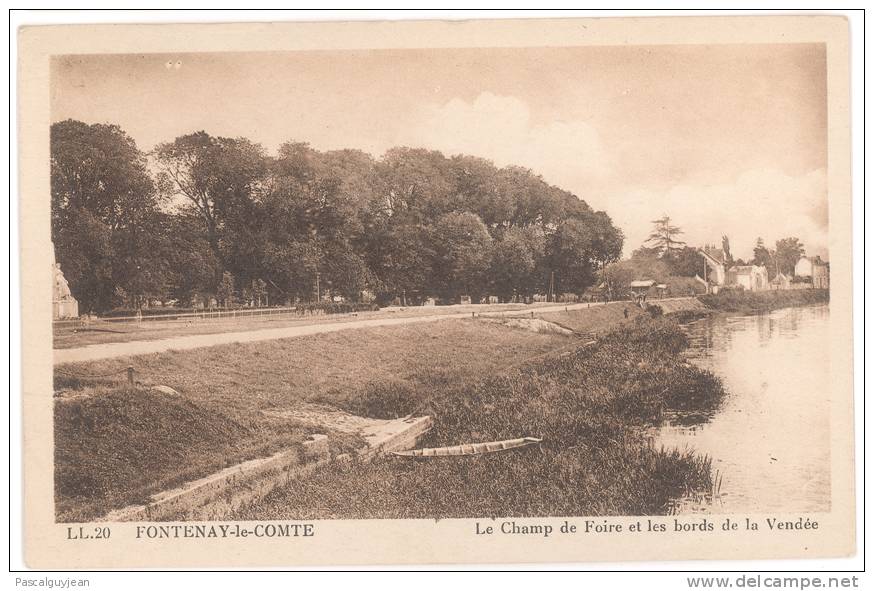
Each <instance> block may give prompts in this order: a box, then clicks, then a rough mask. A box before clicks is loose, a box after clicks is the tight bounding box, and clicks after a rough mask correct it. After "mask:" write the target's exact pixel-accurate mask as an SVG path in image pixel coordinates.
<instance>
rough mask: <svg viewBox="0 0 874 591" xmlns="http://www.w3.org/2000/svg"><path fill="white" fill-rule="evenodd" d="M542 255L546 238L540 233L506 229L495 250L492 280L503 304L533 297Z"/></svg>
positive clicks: (491, 270) (497, 241)
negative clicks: (517, 298) (515, 299)
mask: <svg viewBox="0 0 874 591" xmlns="http://www.w3.org/2000/svg"><path fill="white" fill-rule="evenodd" d="M543 255H544V238H543V236H542V234H541V233H540V232H539V231H538V230H537V229H535V228H530V227H529V228H519V227H513V228H509V229H507V230H506V232H504V233H503V235H502V236H501V238H500V239H499V240H495V242H494V244H493V248H492V260H491V265H490V270H489V276H490V277H491V285H492V288H493V290H494V293H495V295H497V296H498V297H500V298H501V300H502V301H504V302H508V301H510V300H512V299H513V298H514V297H522V298H524V299H528V298H529V297H530V296H531V295H533V293H534V291H535V290H536V289H537V283H538V277H537V269H538V267H540V266H541V265H542V263H541V261H542V259H543Z"/></svg>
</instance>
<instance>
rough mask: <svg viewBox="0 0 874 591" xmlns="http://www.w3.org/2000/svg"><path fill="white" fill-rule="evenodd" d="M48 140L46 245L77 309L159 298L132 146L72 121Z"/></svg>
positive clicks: (145, 179)
mask: <svg viewBox="0 0 874 591" xmlns="http://www.w3.org/2000/svg"><path fill="white" fill-rule="evenodd" d="M50 139H51V145H50V154H51V161H50V163H51V193H52V204H51V205H52V207H51V209H52V240H53V242H54V243H55V251H56V253H55V256H56V258H57V260H58V262H59V263H60V264H61V267H62V269H63V270H64V274H65V276H66V278H67V281H68V282H69V284H70V290H71V292H72V293H73V295H74V296H75V297H76V298H77V299H78V300H79V304H80V307H81V309H82V310H83V311H93V312H102V311H105V310H107V309H109V308H111V307H112V306H113V305H115V304H128V305H136V304H137V303H139V302H141V301H142V300H143V299H144V298H148V297H156V296H160V295H162V294H161V291H162V287H163V286H164V276H163V274H164V269H163V267H162V264H161V261H160V260H159V259H158V258H157V254H158V252H159V251H160V250H161V248H160V244H159V241H160V237H161V233H160V232H155V231H154V226H155V225H156V215H157V212H158V198H157V196H156V192H155V186H154V183H153V182H152V179H151V177H150V175H149V172H148V170H147V166H146V160H145V157H144V155H143V154H142V153H141V152H140V151H139V150H138V149H137V146H136V144H135V143H134V141H133V139H131V138H130V137H129V136H128V135H127V134H125V133H124V131H122V130H121V128H119V127H118V126H116V125H103V124H94V125H88V124H85V123H82V122H81V121H73V120H67V121H61V122H59V123H55V124H53V125H52V127H51V138H50ZM125 300H127V301H125Z"/></svg>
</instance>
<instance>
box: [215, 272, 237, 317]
mask: <svg viewBox="0 0 874 591" xmlns="http://www.w3.org/2000/svg"><path fill="white" fill-rule="evenodd" d="M234 291H235V290H234V276H233V275H231V274H230V273H229V272H228V271H225V272H224V273H222V280H221V282H219V284H218V289H217V290H216V294H215V295H216V299H217V300H218V302H219V304H220V305H221V306H222V307H224V308H227V307H228V306H231V305H233V303H234Z"/></svg>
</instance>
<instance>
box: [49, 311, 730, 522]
mask: <svg viewBox="0 0 874 591" xmlns="http://www.w3.org/2000/svg"><path fill="white" fill-rule="evenodd" d="M593 310H594V308H593ZM586 312H588V311H585V310H583V311H580V314H584V313H586ZM619 313H620V314H621V309H620V311H619ZM616 320H617V319H613V318H612V317H611V318H610V319H609V320H608V319H607V318H606V317H605V319H604V323H605V324H604V325H601V328H605V327H606V325H607V324H609V323H613V322H615V321H616ZM619 321H620V322H621V321H624V318H622V319H621V320H619ZM592 328H593V330H594V329H596V328H597V327H592ZM576 342H579V340H578V339H577V338H576V337H563V336H558V335H554V334H550V335H547V334H537V333H532V332H527V331H522V330H514V329H510V328H506V327H502V326H499V325H494V324H490V323H483V322H477V321H472V320H466V321H460V320H449V321H444V322H440V323H436V324H429V325H428V326H427V327H421V326H408V327H392V328H388V327H384V328H371V329H363V330H352V331H346V332H343V333H333V334H325V335H316V336H311V337H304V338H298V339H288V340H280V341H270V342H261V343H252V344H247V345H230V346H221V347H213V348H209V349H200V350H191V351H176V352H173V351H170V352H167V353H162V354H156V355H148V356H142V357H139V358H135V359H134V360H133V364H134V366H135V367H136V368H137V371H138V374H137V375H138V379H140V380H141V381H143V382H146V383H151V384H167V385H170V386H172V387H173V388H175V389H177V390H178V391H179V392H180V394H181V396H178V397H176V396H167V395H164V394H161V393H158V392H154V391H148V390H147V389H145V388H143V387H137V388H134V389H127V388H125V387H124V386H120V385H118V384H112V383H109V384H107V383H100V382H99V381H97V380H91V381H88V380H79V379H71V378H66V377H63V376H61V375H58V376H57V377H56V389H58V390H66V393H65V395H64V396H63V397H59V401H58V402H57V403H56V405H55V438H56V451H55V461H56V501H57V514H58V517H59V519H61V520H65V521H73V520H83V519H88V518H91V517H94V516H97V515H100V514H102V513H105V512H106V511H108V510H111V509H113V508H116V507H119V506H123V505H125V504H129V503H131V502H137V501H140V500H143V499H144V498H145V497H146V496H148V494H151V493H153V492H156V491H157V490H161V489H164V488H167V487H169V486H173V485H175V484H178V483H180V482H182V481H184V480H189V479H192V478H196V477H199V476H203V475H206V474H209V473H212V472H214V471H216V470H218V469H220V468H222V467H224V466H225V465H228V464H234V463H237V462H239V461H242V460H244V459H248V458H250V457H257V456H260V455H266V454H268V453H270V452H271V451H275V450H276V449H277V448H280V447H287V446H289V445H293V444H295V443H296V442H299V441H300V440H301V439H302V438H303V437H304V436H305V435H306V434H307V431H308V428H307V427H306V426H304V425H301V424H295V423H294V422H293V421H287V420H283V419H277V418H271V417H267V416H265V415H264V414H263V413H261V412H260V411H261V410H264V409H268V408H292V407H293V406H294V405H295V404H297V403H300V402H303V401H309V402H316V401H318V402H323V403H330V404H332V405H334V406H337V407H341V408H345V409H347V410H351V411H353V412H357V413H359V414H365V415H369V416H377V417H390V416H398V415H404V414H407V413H409V412H413V411H419V412H427V413H430V414H431V415H432V416H434V418H435V423H436V426H435V429H434V431H433V433H432V434H431V435H430V439H429V441H428V443H430V444H434V445H443V444H453V443H459V442H468V441H484V440H489V439H500V438H504V437H518V436H521V435H536V436H542V437H545V439H546V441H545V443H544V445H543V446H542V448H541V449H540V450H538V448H534V449H531V450H525V451H520V452H514V453H511V454H505V455H498V456H491V457H484V458H479V459H472V460H471V459H462V460H448V461H444V460H440V461H438V462H432V463H421V464H420V463H417V462H410V461H408V460H399V459H392V458H383V459H379V460H377V461H376V462H375V463H374V464H369V465H357V464H346V465H342V466H332V467H330V468H328V469H326V470H324V471H322V472H321V473H320V474H319V475H318V476H317V477H316V478H313V479H312V480H310V481H307V482H300V483H294V484H293V485H292V486H291V487H290V488H289V489H286V490H284V491H282V492H280V493H277V495H275V496H274V497H273V498H272V499H270V500H268V501H266V502H265V503H263V504H262V505H261V506H260V507H258V508H253V509H252V511H253V513H251V514H252V515H256V514H258V515H260V516H261V517H263V518H267V517H277V518H279V517H281V518H292V517H304V516H314V517H330V516H349V517H353V516H354V517H400V516H413V515H415V516H421V517H441V516H452V515H457V516H462V515H487V514H495V515H498V514H501V515H504V514H512V515H521V514H531V515H545V514H562V513H568V514H570V513H578V514H582V513H587V514H596V513H603V514H607V513H658V512H662V511H664V510H665V507H666V506H667V504H668V503H669V502H670V500H671V499H672V498H676V497H677V496H679V495H681V494H683V493H684V492H685V491H687V490H691V489H700V488H706V487H707V486H709V478H710V471H709V466H708V462H707V461H706V459H702V458H698V457H696V456H694V455H693V454H691V453H678V452H663V451H658V450H653V449H649V448H648V447H647V446H646V445H645V443H644V440H643V437H642V435H641V433H640V429H639V427H642V426H645V425H649V424H652V423H653V422H654V421H657V420H658V417H659V416H660V414H661V413H662V411H663V410H664V409H666V408H674V407H677V406H682V405H692V406H698V405H712V404H713V403H714V401H715V400H716V399H718V398H719V396H720V395H721V388H720V387H719V384H718V382H717V381H716V380H715V379H714V378H712V376H709V375H708V374H704V373H702V372H700V371H699V370H696V369H694V368H690V367H688V366H686V365H685V364H683V363H682V362H681V361H680V358H679V356H678V352H679V349H681V348H682V347H683V346H684V337H683V336H682V334H681V333H680V332H679V331H678V330H677V329H676V326H675V325H674V324H672V323H670V322H668V321H645V322H643V323H635V324H634V325H633V328H632V329H631V330H622V331H616V332H613V333H610V334H608V335H607V336H605V337H604V338H603V339H602V340H600V341H599V342H598V344H597V345H594V346H592V347H589V348H586V349H579V350H577V351H574V352H570V353H562V354H561V356H558V355H552V356H551V355H549V353H550V352H551V351H552V352H554V351H563V350H566V349H568V347H569V345H573V344H574V343H576ZM338 360H341V361H338ZM128 362H129V360H126V359H122V360H106V361H102V362H93V363H88V364H75V365H68V366H65V367H62V368H61V371H64V372H65V373H68V374H72V373H79V374H101V373H108V372H110V371H115V370H120V369H122V368H124V367H125V366H126V365H127V364H128ZM508 367H509V368H511V369H508ZM484 376H486V377H484ZM488 376H491V377H488ZM61 398H63V399H64V401H60V399H61ZM333 435H334V437H333V440H334V445H335V450H336V451H341V450H343V449H347V448H348V446H349V445H350V444H351V443H353V442H351V441H349V440H348V439H349V438H348V436H347V437H346V438H345V439H344V438H343V437H338V436H337V434H333ZM262 512H263V514H262Z"/></svg>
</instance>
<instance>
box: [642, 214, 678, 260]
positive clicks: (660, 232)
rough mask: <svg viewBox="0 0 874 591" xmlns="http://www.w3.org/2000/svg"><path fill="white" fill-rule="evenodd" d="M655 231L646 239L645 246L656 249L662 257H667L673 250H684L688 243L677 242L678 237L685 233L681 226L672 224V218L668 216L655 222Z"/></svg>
mask: <svg viewBox="0 0 874 591" xmlns="http://www.w3.org/2000/svg"><path fill="white" fill-rule="evenodd" d="M652 223H653V225H654V227H653V231H652V232H651V233H650V235H649V237H648V238H647V239H646V242H645V243H644V246H647V247H649V248H654V249H656V250H657V251H658V252H659V255H660V256H665V254H666V253H669V252H671V251H673V250H677V249H680V248H682V247H683V246H684V245H685V244H686V243H685V242H683V241H682V240H677V236H679V235H680V234H682V233H683V230H681V229H680V227H679V226H675V225H673V224H671V218H670V217H669V216H667V215H665V216H662V217H661V218H659V219H657V220H653V222H652Z"/></svg>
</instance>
